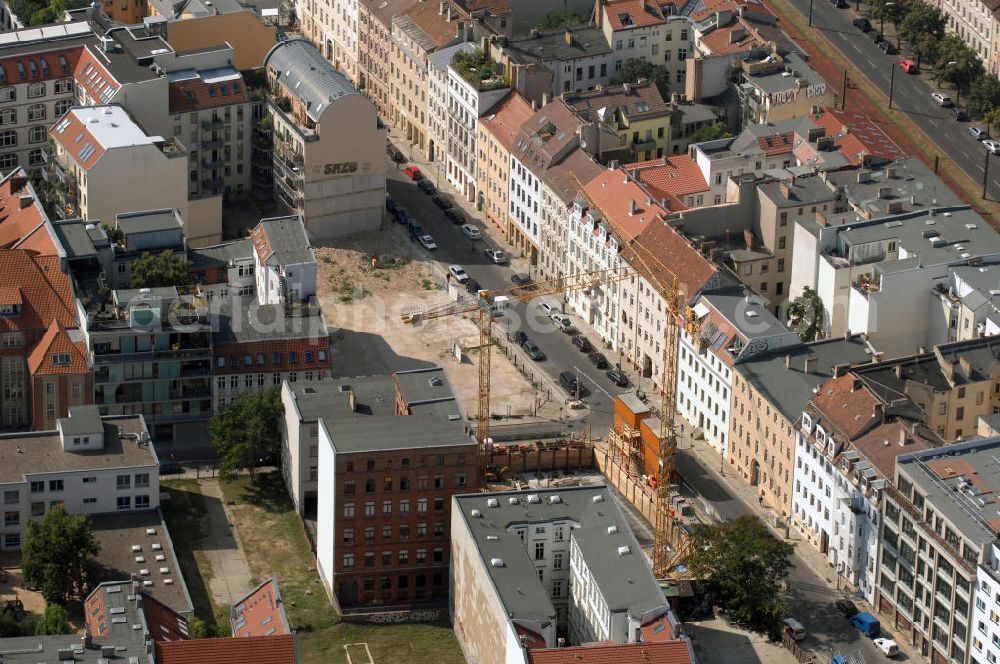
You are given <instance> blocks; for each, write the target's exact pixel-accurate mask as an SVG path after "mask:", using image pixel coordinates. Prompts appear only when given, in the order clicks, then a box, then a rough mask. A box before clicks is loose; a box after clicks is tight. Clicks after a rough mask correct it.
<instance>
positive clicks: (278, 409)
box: [208, 387, 284, 479]
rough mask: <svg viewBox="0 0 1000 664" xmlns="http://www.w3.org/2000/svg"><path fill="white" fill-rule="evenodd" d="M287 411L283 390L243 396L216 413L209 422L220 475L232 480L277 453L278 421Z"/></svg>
mask: <svg viewBox="0 0 1000 664" xmlns="http://www.w3.org/2000/svg"><path fill="white" fill-rule="evenodd" d="M283 412H284V407H283V406H282V405H281V392H280V388H278V387H272V388H271V389H269V390H267V391H266V392H243V393H242V394H240V395H239V396H238V397H236V399H235V400H234V401H232V402H230V403H228V404H226V405H225V406H223V407H221V408H219V409H217V410H216V411H215V415H213V416H212V419H211V420H209V422H208V432H209V435H210V436H211V438H212V445H213V446H215V449H216V450H218V452H219V457H220V463H219V475H220V477H222V478H223V479H232V478H233V477H236V475H238V474H239V472H240V471H241V470H248V471H250V477H251V478H252V477H253V476H254V469H255V467H256V466H257V463H258V461H259V460H260V459H261V458H263V457H265V456H267V455H269V454H275V453H277V451H278V445H279V443H278V421H279V419H280V418H281V414H282V413H283Z"/></svg>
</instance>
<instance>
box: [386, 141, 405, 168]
mask: <svg viewBox="0 0 1000 664" xmlns="http://www.w3.org/2000/svg"><path fill="white" fill-rule="evenodd" d="M385 152H386V154H388V155H389V159H392V160H393V161H394V162H396V163H397V164H402V163H403V162H404V161H406V155H405V154H403V151H402V150H400V149H399V148H397V147H396V146H395V145H393V144H392V143H389V144H388V146H387V147H386V149H385Z"/></svg>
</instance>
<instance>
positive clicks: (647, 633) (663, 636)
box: [639, 613, 677, 643]
mask: <svg viewBox="0 0 1000 664" xmlns="http://www.w3.org/2000/svg"><path fill="white" fill-rule="evenodd" d="M639 633H640V634H641V635H642V642H643V643H659V642H661V641H673V640H674V639H676V638H677V636H676V635H675V634H674V630H673V628H672V627H671V626H670V620H669V619H668V614H666V613H664V614H663V615H662V616H660V617H659V618H657V619H656V620H654V621H652V622H648V623H646V624H645V625H643V626H642V627H640V628H639Z"/></svg>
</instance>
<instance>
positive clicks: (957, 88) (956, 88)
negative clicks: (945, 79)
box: [945, 60, 962, 106]
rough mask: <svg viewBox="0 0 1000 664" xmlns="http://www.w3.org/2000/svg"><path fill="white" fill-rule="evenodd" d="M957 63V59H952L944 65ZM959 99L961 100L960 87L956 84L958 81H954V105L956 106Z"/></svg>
mask: <svg viewBox="0 0 1000 664" xmlns="http://www.w3.org/2000/svg"><path fill="white" fill-rule="evenodd" d="M957 64H958V60H952V61H951V62H949V63H948V64H946V65H945V67H951V66H952V65H957ZM960 101H962V88H961V87H960V86H959V85H958V83H956V84H955V106H958V104H959V102H960Z"/></svg>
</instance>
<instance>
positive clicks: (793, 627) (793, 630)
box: [781, 618, 806, 641]
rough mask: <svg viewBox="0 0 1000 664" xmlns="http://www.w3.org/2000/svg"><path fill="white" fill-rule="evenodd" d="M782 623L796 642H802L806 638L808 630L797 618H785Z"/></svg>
mask: <svg viewBox="0 0 1000 664" xmlns="http://www.w3.org/2000/svg"><path fill="white" fill-rule="evenodd" d="M781 622H782V624H783V625H784V629H785V630H787V631H788V632H789V633H790V634H791V635H792V638H793V639H795V640H796V641H801V640H802V639H804V638H806V628H805V627H804V626H803V625H802V623H800V622H799V621H798V620H796V619H795V618H785V619H784V620H782V621H781Z"/></svg>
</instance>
